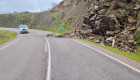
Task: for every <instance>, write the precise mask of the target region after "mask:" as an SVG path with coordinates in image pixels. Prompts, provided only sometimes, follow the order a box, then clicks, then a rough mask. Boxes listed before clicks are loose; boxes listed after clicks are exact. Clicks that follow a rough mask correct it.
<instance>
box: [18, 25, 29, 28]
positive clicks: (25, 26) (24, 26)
mask: <svg viewBox="0 0 140 80" xmlns="http://www.w3.org/2000/svg"><path fill="white" fill-rule="evenodd" d="M19 28H28V26H27V25H23V26H20V27H19Z"/></svg>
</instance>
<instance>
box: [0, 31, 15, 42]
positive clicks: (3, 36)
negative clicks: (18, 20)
mask: <svg viewBox="0 0 140 80" xmlns="http://www.w3.org/2000/svg"><path fill="white" fill-rule="evenodd" d="M16 35H17V34H16V32H13V31H8V30H0V44H2V43H4V42H7V41H9V40H11V39H13V38H14V37H16Z"/></svg>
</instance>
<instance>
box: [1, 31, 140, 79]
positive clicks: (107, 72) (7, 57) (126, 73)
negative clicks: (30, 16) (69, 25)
mask: <svg viewBox="0 0 140 80" xmlns="http://www.w3.org/2000/svg"><path fill="white" fill-rule="evenodd" d="M10 30H13V31H17V32H18V30H17V29H10ZM46 34H48V32H45V31H38V30H30V33H29V34H23V35H20V34H18V36H17V37H16V38H15V39H13V40H11V41H9V42H6V43H4V44H2V45H0V80H140V73H139V71H135V70H133V69H131V68H130V67H128V66H126V65H123V64H121V63H120V62H117V61H115V60H113V59H111V58H109V57H107V56H105V55H103V54H101V53H100V52H98V51H96V50H93V49H91V48H89V47H86V46H84V45H82V44H79V43H78V42H75V41H73V40H72V39H66V38H54V37H47V38H44V37H45V35H46ZM138 64H139V63H138ZM48 67H49V68H48ZM137 70H139V69H137ZM48 77H49V78H48Z"/></svg>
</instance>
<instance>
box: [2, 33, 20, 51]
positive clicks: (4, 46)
mask: <svg viewBox="0 0 140 80" xmlns="http://www.w3.org/2000/svg"><path fill="white" fill-rule="evenodd" d="M21 37H22V34H21V35H20V37H19V38H18V39H16V40H15V41H13V42H11V43H10V44H8V45H6V46H4V47H2V48H0V51H2V50H3V49H5V48H7V47H9V46H10V45H12V44H14V43H15V42H17V41H18V40H20V39H21Z"/></svg>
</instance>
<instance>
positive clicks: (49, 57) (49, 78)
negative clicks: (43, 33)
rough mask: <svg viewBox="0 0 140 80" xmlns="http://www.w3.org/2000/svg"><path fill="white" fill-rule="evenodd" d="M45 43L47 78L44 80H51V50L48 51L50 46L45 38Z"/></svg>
mask: <svg viewBox="0 0 140 80" xmlns="http://www.w3.org/2000/svg"><path fill="white" fill-rule="evenodd" d="M44 38H45V40H46V42H47V46H48V71H47V78H46V80H51V50H50V44H49V41H48V39H47V38H46V37H44Z"/></svg>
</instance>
